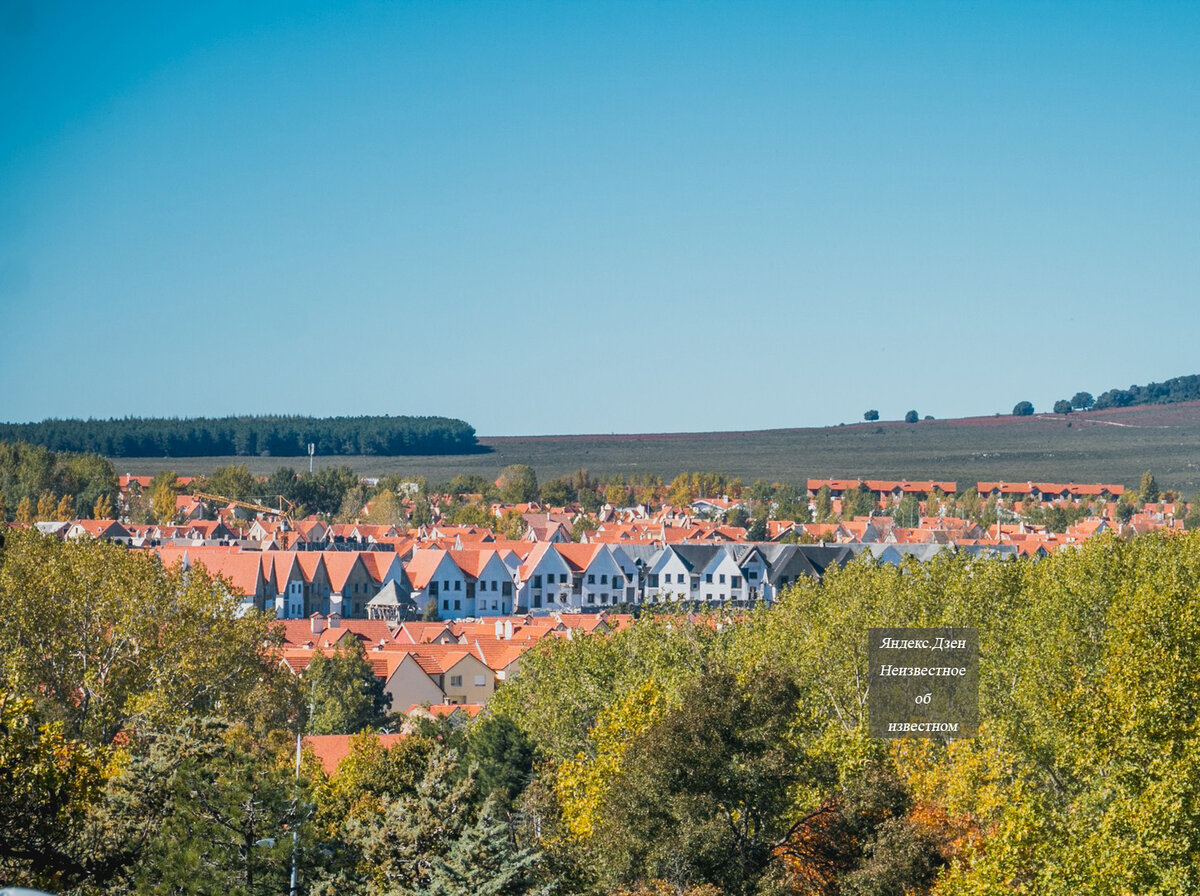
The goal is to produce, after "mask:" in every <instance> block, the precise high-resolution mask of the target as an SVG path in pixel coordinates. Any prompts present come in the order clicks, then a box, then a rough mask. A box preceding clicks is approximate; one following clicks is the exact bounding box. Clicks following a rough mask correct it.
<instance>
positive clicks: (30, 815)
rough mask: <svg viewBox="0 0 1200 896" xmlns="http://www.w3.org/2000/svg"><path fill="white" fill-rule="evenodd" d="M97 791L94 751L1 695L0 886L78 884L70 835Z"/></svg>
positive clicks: (30, 704)
mask: <svg viewBox="0 0 1200 896" xmlns="http://www.w3.org/2000/svg"><path fill="white" fill-rule="evenodd" d="M102 785H103V769H102V762H101V757H100V755H99V754H98V753H97V752H96V751H94V750H92V749H91V748H89V747H88V746H87V745H86V744H82V743H80V742H78V741H72V740H70V739H68V738H67V737H66V735H65V732H64V728H63V724H62V723H61V722H45V721H44V720H43V719H41V718H40V717H39V716H38V714H37V712H36V711H35V709H34V701H33V700H32V699H29V698H22V697H16V696H14V695H12V694H10V693H7V692H3V691H0V802H2V803H3V805H4V807H5V810H4V812H3V813H0V878H3V879H4V880H5V881H6V883H11V884H25V885H29V886H53V885H56V884H61V883H63V882H64V881H74V880H75V879H77V878H78V877H80V876H82V875H83V873H84V868H83V866H82V864H81V862H80V860H79V858H78V856H77V855H76V851H75V849H74V838H75V832H76V830H77V829H78V828H79V827H80V826H81V825H82V824H83V821H84V818H85V817H86V814H87V812H88V810H89V809H90V807H91V805H92V804H93V803H94V802H95V801H96V800H97V799H98V797H99V794H100V791H101V788H102Z"/></svg>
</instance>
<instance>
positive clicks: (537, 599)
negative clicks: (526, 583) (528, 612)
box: [533, 594, 542, 607]
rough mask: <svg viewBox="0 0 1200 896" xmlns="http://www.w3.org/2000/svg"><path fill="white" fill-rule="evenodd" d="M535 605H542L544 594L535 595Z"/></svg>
mask: <svg viewBox="0 0 1200 896" xmlns="http://www.w3.org/2000/svg"><path fill="white" fill-rule="evenodd" d="M533 605H534V606H535V607H540V606H541V605H542V596H541V595H540V594H535V595H534V596H533Z"/></svg>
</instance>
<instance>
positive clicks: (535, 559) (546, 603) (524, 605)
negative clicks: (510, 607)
mask: <svg viewBox="0 0 1200 896" xmlns="http://www.w3.org/2000/svg"><path fill="white" fill-rule="evenodd" d="M517 575H518V579H517V587H518V592H517V608H518V609H517V612H521V611H524V612H528V613H535V614H540V613H544V612H549V611H550V610H562V609H566V608H567V607H568V606H569V605H570V601H571V566H570V564H568V563H567V561H566V560H565V559H564V558H563V556H562V554H560V553H559V552H558V551H556V550H554V545H553V544H552V543H551V542H548V541H541V542H538V544H537V545H536V546H535V547H534V549H533V550H532V551H530V552H529V554H528V556H526V558H525V562H524V563H522V564H521V566H520V568H519V571H518V574H517Z"/></svg>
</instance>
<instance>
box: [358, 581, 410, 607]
mask: <svg viewBox="0 0 1200 896" xmlns="http://www.w3.org/2000/svg"><path fill="white" fill-rule="evenodd" d="M409 603H411V601H409V599H408V595H406V594H405V593H404V592H403V591H401V590H400V586H398V585H397V584H396V583H395V582H394V581H390V582H388V583H387V584H386V585H384V586H383V587H382V588H380V589H379V593H378V594H376V595H375V596H374V597H373V598H371V599H370V600H369V601H367V606H368V607H402V606H406V605H408V604H409Z"/></svg>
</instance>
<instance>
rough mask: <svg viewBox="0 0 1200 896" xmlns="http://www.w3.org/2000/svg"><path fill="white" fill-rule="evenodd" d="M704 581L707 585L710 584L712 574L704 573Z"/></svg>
mask: <svg viewBox="0 0 1200 896" xmlns="http://www.w3.org/2000/svg"><path fill="white" fill-rule="evenodd" d="M704 581H705V582H707V583H708V584H709V585H711V584H712V573H711V572H706V573H705V574H704Z"/></svg>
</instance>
